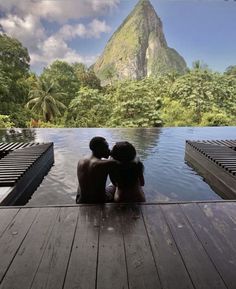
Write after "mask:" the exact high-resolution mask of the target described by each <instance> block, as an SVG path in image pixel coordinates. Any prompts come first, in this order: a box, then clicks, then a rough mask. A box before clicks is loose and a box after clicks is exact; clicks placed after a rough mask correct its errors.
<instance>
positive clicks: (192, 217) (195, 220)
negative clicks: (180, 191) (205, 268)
mask: <svg viewBox="0 0 236 289" xmlns="http://www.w3.org/2000/svg"><path fill="white" fill-rule="evenodd" d="M181 207H182V209H183V211H184V213H185V215H186V216H187V218H188V220H189V221H190V223H191V225H192V228H193V230H194V231H195V233H196V234H197V236H198V238H199V240H200V241H201V243H202V245H203V247H204V248H205V250H206V251H207V254H208V255H209V256H210V258H211V260H212V261H213V263H214V264H215V266H216V268H217V271H218V272H219V273H220V275H221V277H222V279H223V280H224V282H225V284H226V285H227V288H229V289H235V288H236V278H235V271H236V248H235V246H234V245H235V239H236V231H234V230H236V226H234V227H231V226H230V225H229V223H228V222H227V219H228V218H227V219H225V217H224V215H222V214H217V215H216V216H215V219H217V220H218V221H217V223H215V224H214V223H212V222H211V217H210V218H208V217H207V215H206V214H204V212H203V211H202V210H201V208H200V207H199V206H198V205H197V204H183V205H181ZM213 208H214V206H213ZM213 211H214V209H213ZM208 213H209V212H208ZM224 226H227V227H228V228H227V229H228V230H229V229H230V230H232V231H234V238H233V239H232V236H229V235H228V236H227V237H226V235H225V230H222V227H224ZM231 235H232V234H231ZM228 237H231V238H228Z"/></svg>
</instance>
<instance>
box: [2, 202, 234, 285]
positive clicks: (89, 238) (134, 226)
mask: <svg viewBox="0 0 236 289" xmlns="http://www.w3.org/2000/svg"><path fill="white" fill-rule="evenodd" d="M0 258H1V259H0V260H1V261H0V289H30V288H31V289H36V288H38V289H39V288H41V289H42V288H44V289H46V288H48V289H62V288H63V289H131V288H132V289H144V288H145V289H158V288H162V289H171V288H173V289H177V288H179V289H187V288H196V289H198V288H199V289H200V288H201V289H203V288H204V289H207V288H209V289H217V288H218V289H225V288H228V289H229V288H231V289H235V288H236V274H235V272H236V202H211V203H200V202H199V203H178V204H144V205H115V204H114V205H112V204H111V205H104V206H98V205H97V206H96V205H90V206H89V205H87V206H86V205H77V206H67V207H44V208H26V207H23V208H6V207H2V208H1V209H0Z"/></svg>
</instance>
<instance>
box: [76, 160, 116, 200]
mask: <svg viewBox="0 0 236 289" xmlns="http://www.w3.org/2000/svg"><path fill="white" fill-rule="evenodd" d="M111 165H112V161H109V160H101V159H99V158H97V157H95V156H91V157H90V158H85V159H82V160H80V161H79V163H78V167H77V175H78V180H79V188H78V195H77V203H103V202H105V186H106V180H107V176H108V173H109V170H110V168H111Z"/></svg>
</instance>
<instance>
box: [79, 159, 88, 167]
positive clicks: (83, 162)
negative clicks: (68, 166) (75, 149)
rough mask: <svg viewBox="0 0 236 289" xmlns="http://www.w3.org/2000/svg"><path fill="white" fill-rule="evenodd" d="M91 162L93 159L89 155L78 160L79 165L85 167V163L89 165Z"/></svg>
mask: <svg viewBox="0 0 236 289" xmlns="http://www.w3.org/2000/svg"><path fill="white" fill-rule="evenodd" d="M90 162H91V159H90V158H89V157H85V158H83V159H80V160H79V161H78V167H83V166H85V165H88V164H89V163H90Z"/></svg>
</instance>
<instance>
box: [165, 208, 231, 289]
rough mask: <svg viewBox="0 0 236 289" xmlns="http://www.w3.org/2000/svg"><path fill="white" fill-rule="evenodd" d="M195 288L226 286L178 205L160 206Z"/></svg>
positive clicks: (207, 288)
mask: <svg viewBox="0 0 236 289" xmlns="http://www.w3.org/2000/svg"><path fill="white" fill-rule="evenodd" d="M161 208H162V210H163V212H164V214H165V217H166V220H167V222H168V224H169V226H170V228H171V232H172V234H173V237H174V239H175V242H176V244H177V246H178V248H179V251H180V253H181V255H182V258H183V260H184V262H185V265H186V268H187V270H188V272H189V274H190V276H191V279H192V282H193V284H194V286H195V288H196V289H197V288H201V289H203V288H204V289H212V288H214V289H217V288H218V289H223V288H224V289H225V288H226V286H225V284H224V282H223V280H222V279H221V276H220V275H219V273H218V272H217V270H216V268H215V266H214V265H213V263H212V262H211V260H210V258H209V257H208V255H207V254H206V251H205V250H204V248H203V246H202V244H201V242H200V241H199V240H198V238H197V236H196V234H195V233H194V231H193V230H192V228H191V226H190V224H189V222H188V221H187V219H186V217H185V216H184V214H183V212H182V210H181V208H180V206H179V205H162V206H161Z"/></svg>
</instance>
